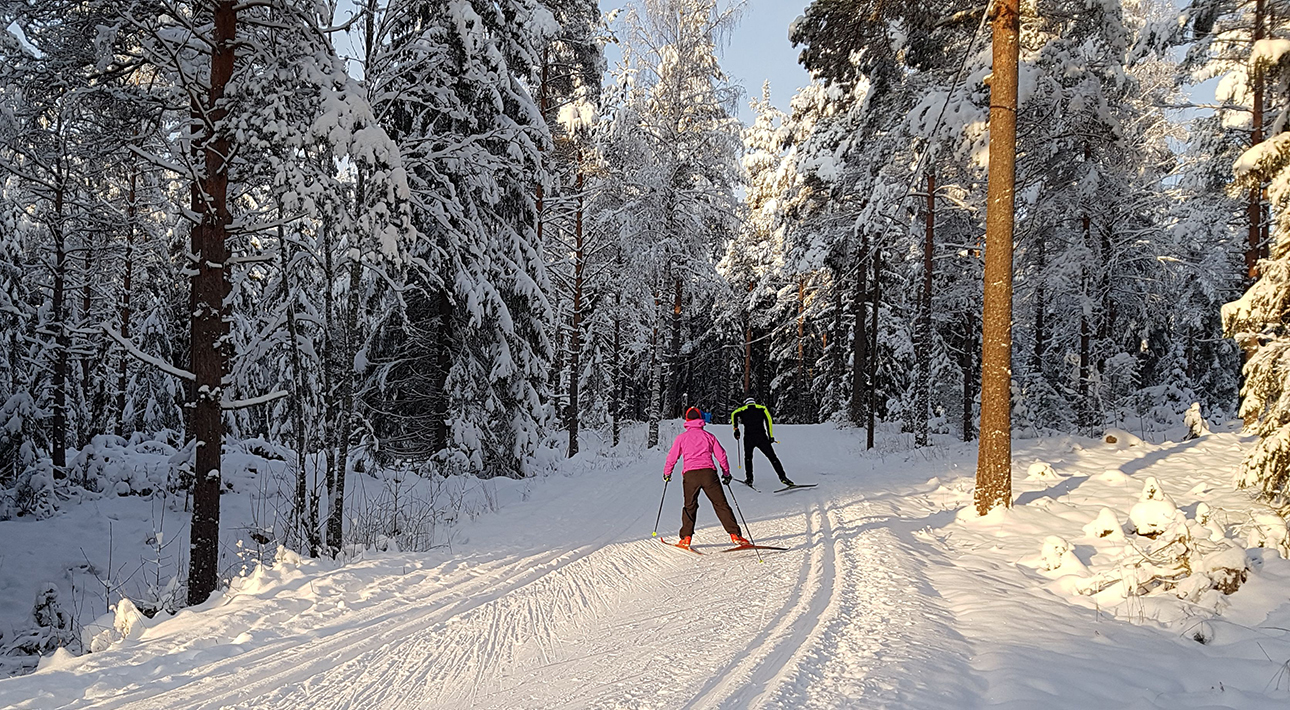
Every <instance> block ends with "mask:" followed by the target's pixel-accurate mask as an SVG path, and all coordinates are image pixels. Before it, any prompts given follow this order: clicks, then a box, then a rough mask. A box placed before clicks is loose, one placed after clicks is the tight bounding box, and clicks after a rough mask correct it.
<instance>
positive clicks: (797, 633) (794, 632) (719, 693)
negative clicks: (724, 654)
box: [688, 504, 835, 708]
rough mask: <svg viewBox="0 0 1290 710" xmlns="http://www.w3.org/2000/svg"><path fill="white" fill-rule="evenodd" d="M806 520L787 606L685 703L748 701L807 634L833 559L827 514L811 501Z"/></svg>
mask: <svg viewBox="0 0 1290 710" xmlns="http://www.w3.org/2000/svg"><path fill="white" fill-rule="evenodd" d="M806 520H807V523H808V525H809V527H808V530H807V543H808V544H807V549H808V550H810V553H809V554H808V555H806V556H805V557H804V559H803V565H802V567H803V569H802V576H801V584H800V586H799V587H798V589H797V594H796V600H795V603H794V604H793V606H792V608H791V609H788V610H786V611H784V612H783V613H781V615H780V616H779V618H778V619H776V620H775V622H774V624H773V625H771V626H769V627H768V628H767V629H766V630H765V631H764V632H762V633H761V634H759V635H758V636H757V638H755V639H754V640H753V643H752V644H751V645H749V646H748V647H746V648H744V649H743V650H742V651H741V652H740V653H739V654H738V655H737V656H736V657H735V659H734V662H733V663H732V664H731V665H730V666H728V667H727V668H725V669H723V670H722V671H721V672H719V673H718V674H717V675H716V676H714V677H713V679H712V680H711V681H710V682H709V683H708V684H707V685H705V686H704V687H703V688H702V689H700V691H699V693H698V695H697V696H696V697H695V698H694V699H693V700H692V701H691V702H690V703H689V704H688V707H694V708H703V707H718V706H728V707H747V706H749V703H750V699H751V698H752V697H754V696H755V694H756V693H758V691H760V690H761V689H762V688H764V687H765V685H766V684H767V683H768V682H770V681H771V680H772V679H773V678H774V677H775V675H776V674H778V672H779V669H780V667H781V666H783V665H784V664H785V663H786V662H787V661H788V659H789V657H790V656H792V655H793V653H794V652H795V651H796V650H797V649H798V647H800V646H801V645H802V643H803V642H804V641H805V639H806V638H808V637H809V636H811V635H813V631H814V629H815V625H816V624H818V623H819V618H820V614H821V613H822V612H823V610H824V608H825V607H826V606H827V605H829V604H830V603H831V602H832V600H833V597H834V594H835V591H834V588H833V581H834V574H835V560H834V550H833V545H832V540H831V538H832V535H831V530H830V525H829V516H828V513H827V512H826V511H825V510H824V509H823V508H822V507H821V506H819V505H818V504H817V505H816V506H815V508H814V509H813V510H812V511H811V513H810V514H809V515H808V516H806ZM812 620H814V623H812Z"/></svg>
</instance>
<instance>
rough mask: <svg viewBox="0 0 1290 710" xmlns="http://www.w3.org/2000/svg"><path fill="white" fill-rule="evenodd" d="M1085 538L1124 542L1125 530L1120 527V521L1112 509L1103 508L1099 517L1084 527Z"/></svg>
mask: <svg viewBox="0 0 1290 710" xmlns="http://www.w3.org/2000/svg"><path fill="white" fill-rule="evenodd" d="M1084 536H1085V537H1093V538H1102V539H1109V540H1123V539H1124V528H1123V527H1122V526H1121V525H1120V519H1119V518H1118V517H1116V515H1115V511H1113V510H1111V509H1110V508H1102V510H1101V511H1099V512H1098V514H1097V517H1096V518H1094V519H1093V521H1092V522H1090V523H1088V524H1087V525H1085V526H1084Z"/></svg>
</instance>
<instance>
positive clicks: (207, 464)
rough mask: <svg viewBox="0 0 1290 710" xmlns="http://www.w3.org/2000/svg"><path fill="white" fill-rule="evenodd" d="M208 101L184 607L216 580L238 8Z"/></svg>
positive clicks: (228, 15)
mask: <svg viewBox="0 0 1290 710" xmlns="http://www.w3.org/2000/svg"><path fill="white" fill-rule="evenodd" d="M214 25H215V36H214V43H213V46H214V49H213V52H212V54H211V73H210V98H209V102H208V104H207V108H208V109H209V115H210V119H211V123H210V126H209V128H210V130H211V131H212V132H213V134H207V135H206V136H204V140H203V146H202V149H203V150H202V152H203V158H204V173H203V175H202V182H203V187H202V193H203V197H204V199H203V200H202V202H203V209H202V212H201V222H200V223H199V224H198V226H197V227H196V228H195V229H194V230H193V233H192V236H193V240H192V242H193V244H192V252H193V255H194V256H195V257H196V264H194V266H195V270H196V275H195V276H194V277H193V281H192V284H193V294H194V299H193V300H194V301H195V305H196V308H195V309H194V311H193V314H192V341H191V348H192V366H193V374H194V375H196V385H197V388H196V393H195V394H196V401H195V402H194V406H193V436H194V438H195V439H196V440H197V466H196V469H195V471H196V480H195V482H194V484H193V518H192V528H191V529H192V537H191V540H192V542H191V548H190V550H189V564H190V567H189V571H188V603H189V604H200V603H202V602H204V601H206V598H207V597H209V596H210V595H211V592H213V591H215V584H216V581H217V578H218V575H219V517H220V500H219V498H220V487H221V477H220V459H221V453H222V449H223V446H224V413H223V410H222V407H221V400H222V393H221V386H222V382H223V379H224V373H225V372H226V371H227V370H228V348H229V344H228V342H227V339H228V318H227V297H228V294H229V290H230V285H229V278H228V269H226V268H225V265H226V263H227V262H228V256H229V255H228V244H227V242H226V237H227V234H228V224H229V222H230V218H229V211H228V164H227V163H226V162H225V161H224V157H225V156H227V155H229V148H230V142H229V139H228V134H227V132H226V131H225V130H224V127H223V126H221V125H220V124H221V122H222V121H223V120H224V117H225V114H226V109H225V108H224V107H223V103H224V88H225V86H227V84H228V82H229V79H231V78H232V76H233V64H234V60H235V54H234V41H235V37H236V34H237V6H236V4H235V3H234V2H233V0H219V2H217V3H216V5H215V13H214Z"/></svg>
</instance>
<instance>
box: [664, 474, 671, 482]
mask: <svg viewBox="0 0 1290 710" xmlns="http://www.w3.org/2000/svg"><path fill="white" fill-rule="evenodd" d="M663 482H664V483H671V482H672V474H670V473H665V474H663Z"/></svg>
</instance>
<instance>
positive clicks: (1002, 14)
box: [975, 0, 1020, 515]
mask: <svg viewBox="0 0 1290 710" xmlns="http://www.w3.org/2000/svg"><path fill="white" fill-rule="evenodd" d="M992 21H993V24H994V50H993V53H994V64H993V66H994V73H993V74H992V75H991V80H990V168H989V183H988V193H989V194H988V195H987V200H986V230H985V234H986V247H985V294H984V295H985V300H984V304H983V308H982V318H981V321H982V325H981V440H980V446H979V449H978V454H977V473H976V495H975V498H976V501H975V502H976V509H977V512H978V513H979V514H981V515H985V514H986V513H988V512H989V511H990V510H991V509H993V508H995V507H997V506H1000V505H1003V506H1011V504H1012V239H1013V218H1014V214H1013V210H1014V187H1015V185H1014V183H1015V181H1016V158H1017V59H1018V53H1019V41H1018V34H1019V29H1020V8H1019V4H1018V0H998V2H996V3H995V5H994V17H993V18H992Z"/></svg>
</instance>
